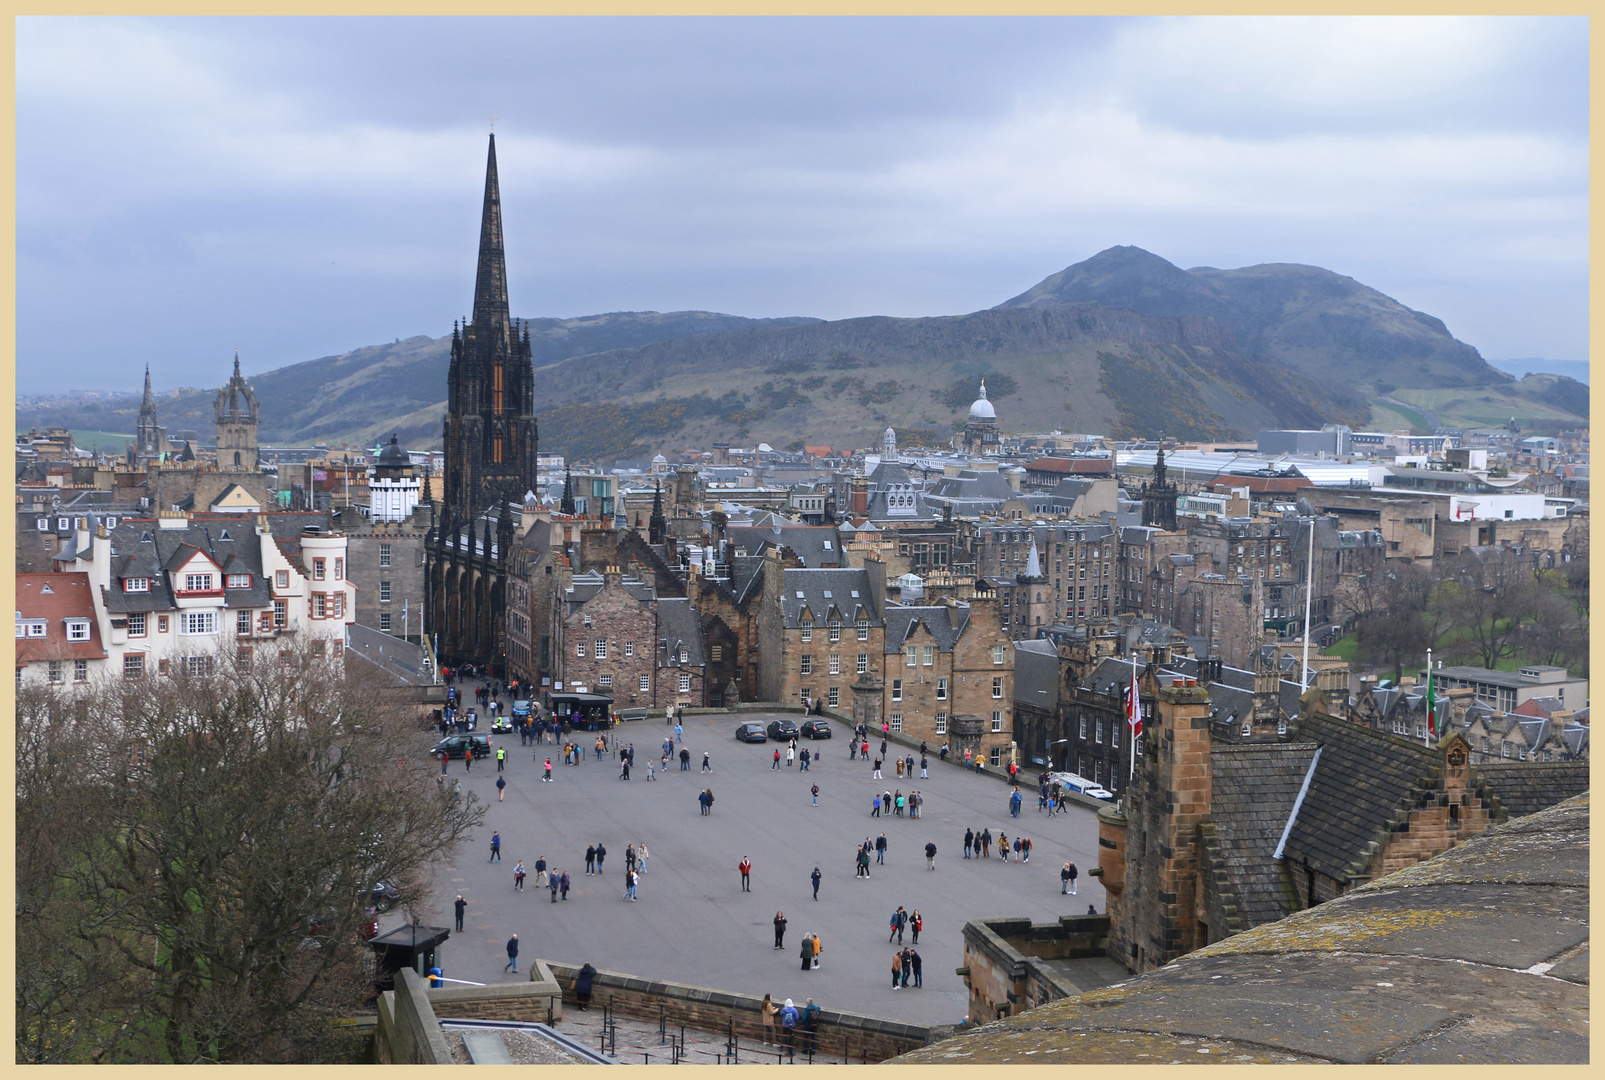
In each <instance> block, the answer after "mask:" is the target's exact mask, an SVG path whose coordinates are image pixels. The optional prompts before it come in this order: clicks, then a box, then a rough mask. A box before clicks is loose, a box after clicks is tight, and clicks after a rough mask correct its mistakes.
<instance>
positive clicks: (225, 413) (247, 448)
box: [212, 353, 259, 472]
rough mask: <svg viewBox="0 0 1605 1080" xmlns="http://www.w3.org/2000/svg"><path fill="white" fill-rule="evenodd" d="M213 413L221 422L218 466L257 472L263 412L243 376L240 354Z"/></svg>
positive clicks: (219, 422) (218, 441)
mask: <svg viewBox="0 0 1605 1080" xmlns="http://www.w3.org/2000/svg"><path fill="white" fill-rule="evenodd" d="M242 402H243V407H242V404H241V403H242ZM212 414H213V419H215V420H216V421H217V467H218V468H219V469H228V470H232V469H243V470H246V471H249V472H255V471H256V466H257V442H256V422H257V420H258V418H259V411H258V409H257V405H256V391H254V390H252V389H251V384H250V383H248V382H246V381H245V377H244V376H242V375H241V374H240V354H239V353H235V354H234V376H233V378H231V379H229V381H228V382H226V383H224V384H223V388H222V389H221V390H219V391H218V392H217V401H216V403H215V404H214V405H213V406H212Z"/></svg>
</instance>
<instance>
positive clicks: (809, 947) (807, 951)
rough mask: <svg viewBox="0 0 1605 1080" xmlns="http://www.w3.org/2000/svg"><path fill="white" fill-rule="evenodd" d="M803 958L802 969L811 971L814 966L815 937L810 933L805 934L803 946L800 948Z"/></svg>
mask: <svg viewBox="0 0 1605 1080" xmlns="http://www.w3.org/2000/svg"><path fill="white" fill-rule="evenodd" d="M798 952H799V955H800V956H801V958H802V970H804V971H811V970H813V966H814V939H813V937H812V936H810V935H808V934H804V935H803V939H802V948H801V949H800V950H798Z"/></svg>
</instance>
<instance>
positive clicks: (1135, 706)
mask: <svg viewBox="0 0 1605 1080" xmlns="http://www.w3.org/2000/svg"><path fill="white" fill-rule="evenodd" d="M1126 726H1127V727H1129V728H1131V737H1132V738H1133V739H1135V738H1136V737H1137V736H1139V735H1141V734H1142V701H1141V699H1139V698H1138V696H1137V665H1136V664H1132V665H1131V689H1130V690H1129V691H1127V696H1126Z"/></svg>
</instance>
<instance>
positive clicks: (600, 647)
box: [596, 637, 607, 660]
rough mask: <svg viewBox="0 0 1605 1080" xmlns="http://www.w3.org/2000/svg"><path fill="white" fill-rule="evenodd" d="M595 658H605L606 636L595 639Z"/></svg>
mask: <svg viewBox="0 0 1605 1080" xmlns="http://www.w3.org/2000/svg"><path fill="white" fill-rule="evenodd" d="M596 658H597V659H598V660H606V659H607V638H605V637H599V638H597V639H596Z"/></svg>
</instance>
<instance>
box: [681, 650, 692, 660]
mask: <svg viewBox="0 0 1605 1080" xmlns="http://www.w3.org/2000/svg"><path fill="white" fill-rule="evenodd" d="M690 662H691V650H689V649H681V650H680V663H682V664H689V663H690Z"/></svg>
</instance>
